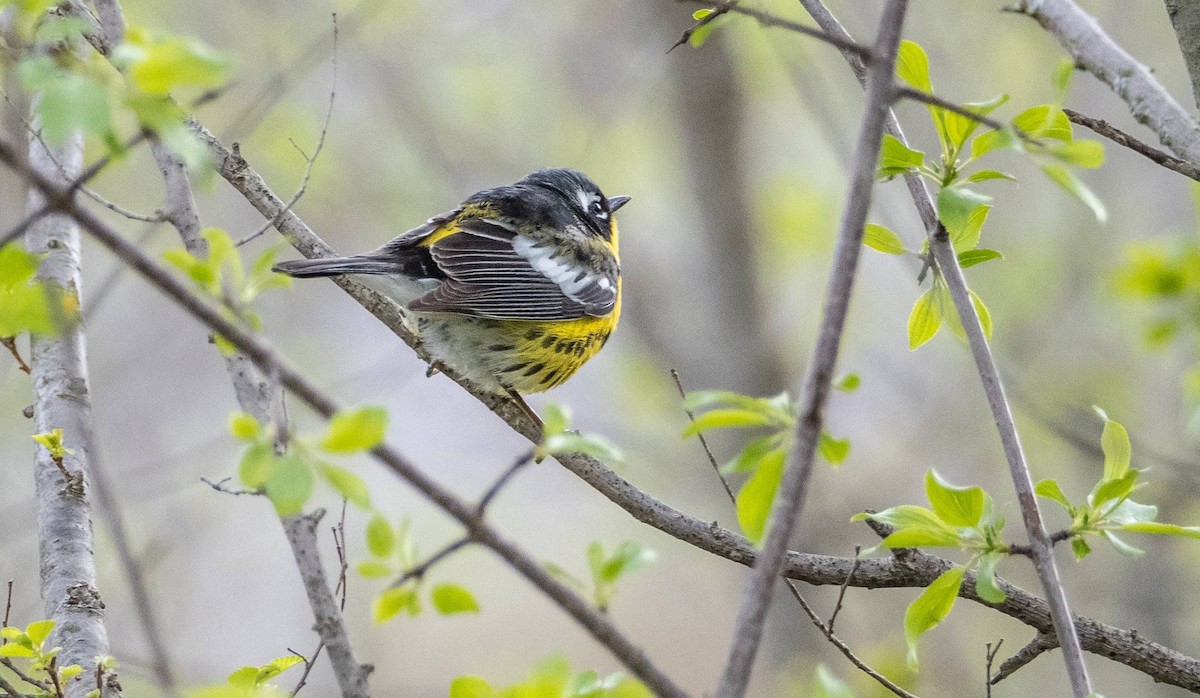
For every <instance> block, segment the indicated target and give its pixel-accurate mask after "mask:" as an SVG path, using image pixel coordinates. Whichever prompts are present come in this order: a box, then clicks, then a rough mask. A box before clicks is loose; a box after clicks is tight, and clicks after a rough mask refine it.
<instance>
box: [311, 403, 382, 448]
mask: <svg viewBox="0 0 1200 698" xmlns="http://www.w3.org/2000/svg"><path fill="white" fill-rule="evenodd" d="M386 431H387V410H385V409H384V408H382V407H359V408H358V409H355V410H351V411H349V412H347V411H342V412H338V413H337V414H335V415H333V419H331V420H330V421H329V429H328V431H326V432H325V438H324V439H322V440H321V448H322V449H323V450H324V451H326V452H328V453H358V452H359V451H369V450H371V449H372V448H375V447H376V446H378V445H379V444H380V443H381V442H382V441H383V436H384V433H385V432H386Z"/></svg>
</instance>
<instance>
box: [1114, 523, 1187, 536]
mask: <svg viewBox="0 0 1200 698" xmlns="http://www.w3.org/2000/svg"><path fill="white" fill-rule="evenodd" d="M1120 530H1122V531H1132V532H1134V533H1154V534H1157V535H1161V536H1183V537H1185V538H1200V526H1177V525H1175V524H1169V523H1158V522H1157V521H1137V522H1134V523H1127V524H1125V525H1123V526H1121V528H1120Z"/></svg>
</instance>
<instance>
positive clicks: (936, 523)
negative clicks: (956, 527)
mask: <svg viewBox="0 0 1200 698" xmlns="http://www.w3.org/2000/svg"><path fill="white" fill-rule="evenodd" d="M866 519H873V520H875V521H879V522H881V523H885V524H887V525H889V526H894V527H895V528H908V527H910V526H913V527H917V528H947V526H946V524H945V522H943V521H942V520H941V519H939V518H938V516H937V514H935V513H933V511H931V510H929V509H926V508H925V507H920V506H917V505H915V504H901V505H900V506H896V507H891V508H890V509H884V510H883V511H880V512H876V513H874V514H868V513H866V512H862V513H859V514H855V515H854V516H852V517H850V520H851V521H864V520H866ZM947 530H950V529H947Z"/></svg>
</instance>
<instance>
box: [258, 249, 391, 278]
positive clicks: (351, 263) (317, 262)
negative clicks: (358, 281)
mask: <svg viewBox="0 0 1200 698" xmlns="http://www.w3.org/2000/svg"><path fill="white" fill-rule="evenodd" d="M271 270H272V271H277V272H279V273H280V274H287V275H288V276H294V277H296V278H300V279H306V278H310V277H316V276H341V275H342V274H399V273H401V272H402V271H403V269H402V265H401V264H400V263H399V261H398V260H396V259H394V258H388V257H381V256H375V255H357V256H354V257H324V258H321V259H293V260H290V261H287V262H280V263H278V264H276V265H275V266H273V267H271Z"/></svg>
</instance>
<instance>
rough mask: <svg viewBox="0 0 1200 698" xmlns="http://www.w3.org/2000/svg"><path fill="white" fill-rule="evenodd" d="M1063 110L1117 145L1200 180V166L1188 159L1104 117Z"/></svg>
mask: <svg viewBox="0 0 1200 698" xmlns="http://www.w3.org/2000/svg"><path fill="white" fill-rule="evenodd" d="M1063 111H1064V112H1066V114H1067V118H1068V119H1070V120H1071V121H1073V122H1075V123H1077V124H1079V125H1080V126H1086V127H1088V128H1090V129H1091V130H1093V131H1095V132H1096V133H1098V134H1099V135H1101V136H1104V137H1105V138H1107V139H1109V140H1110V141H1112V142H1113V143H1116V144H1117V145H1123V146H1125V147H1126V148H1129V149H1130V150H1132V151H1133V152H1135V153H1137V154H1139V155H1144V156H1146V157H1147V158H1149V159H1150V160H1151V161H1152V162H1155V163H1158V164H1159V165H1162V166H1163V167H1165V168H1167V169H1168V170H1172V171H1174V172H1178V173H1179V174H1181V175H1183V176H1184V177H1188V178H1190V179H1194V180H1196V181H1200V167H1197V166H1196V165H1193V164H1191V163H1190V162H1188V161H1187V160H1180V159H1179V158H1177V157H1175V156H1174V155H1170V154H1168V153H1164V152H1163V151H1161V150H1159V149H1158V148H1155V147H1154V146H1152V145H1150V144H1149V143H1146V142H1145V141H1140V140H1138V139H1137V138H1134V137H1133V136H1131V135H1129V134H1128V133H1125V132H1124V131H1122V130H1121V129H1119V128H1117V127H1116V126H1113V125H1112V124H1110V123H1108V122H1107V121H1105V120H1104V119H1093V118H1092V117H1090V116H1087V115H1085V114H1080V113H1079V112H1077V111H1075V110H1074V109H1063Z"/></svg>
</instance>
